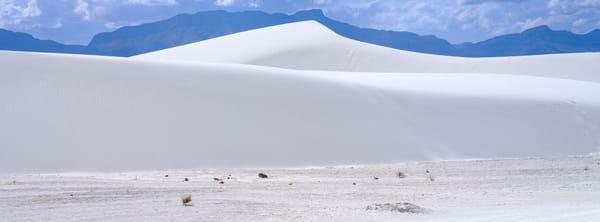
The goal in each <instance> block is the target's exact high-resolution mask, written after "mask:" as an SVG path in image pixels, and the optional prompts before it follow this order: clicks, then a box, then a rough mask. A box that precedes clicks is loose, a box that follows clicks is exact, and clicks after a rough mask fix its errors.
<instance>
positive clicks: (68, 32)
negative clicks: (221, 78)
mask: <svg viewBox="0 0 600 222" xmlns="http://www.w3.org/2000/svg"><path fill="white" fill-rule="evenodd" d="M306 9H322V10H323V11H324V13H325V15H326V16H328V17H330V18H332V19H335V20H338V21H342V22H346V23H350V24H353V25H356V26H360V27H369V28H377V29H385V30H396V31H410V32H414V33H417V34H421V35H436V36H438V37H440V38H443V39H446V40H448V41H450V42H451V43H462V42H477V41H482V40H485V39H488V38H491V37H494V36H498V35H502V34H508V33H515V32H521V31H523V30H525V29H528V28H532V27H536V26H540V25H548V26H549V27H550V28H552V29H555V30H568V31H572V32H575V33H579V34H584V33H587V32H590V31H592V30H594V29H600V0H0V28H3V29H8V30H12V31H19V32H26V33H29V34H32V35H33V36H35V37H36V38H40V39H52V40H56V41H58V42H62V43H68V44H87V43H88V42H89V41H90V40H91V38H92V37H93V36H94V35H95V34H97V33H100V32H107V31H113V30H115V29H117V28H119V27H122V26H126V25H138V24H142V23H147V22H153V21H158V20H163V19H167V18H170V17H172V16H175V15H177V14H180V13H195V12H198V11H206V10H227V11H246V10H261V11H265V12H269V13H286V14H292V13H294V12H296V11H300V10H306Z"/></svg>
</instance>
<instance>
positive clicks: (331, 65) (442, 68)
mask: <svg viewBox="0 0 600 222" xmlns="http://www.w3.org/2000/svg"><path fill="white" fill-rule="evenodd" d="M134 58H143V59H159V60H177V61H196V62H197V61H200V62H221V63H240V64H253V65H260V66H273V67H281V68H289V69H297V70H330V71H344V72H409V73H496V74H520V75H533V76H545V77H555V78H566V79H574V80H587V81H594V82H600V75H599V74H598V71H597V70H600V63H599V62H598V61H600V53H576V54H556V55H541V56H519V57H500V58H460V57H449V56H438V55H428V54H420V53H414V52H408V51H402V50H396V49H391V48H386V47H382V46H377V45H371V44H367V43H362V42H358V41H354V40H350V39H347V38H345V37H342V36H339V35H337V34H336V33H334V32H333V31H331V30H329V29H327V28H326V27H325V26H323V25H321V24H319V23H317V22H314V21H306V22H297V23H291V24H285V25H279V26H272V27H267V28H262V29H257V30H251V31H246V32H241V33H237V34H232V35H228V36H223V37H219V38H214V39H210V40H206V41H201V42H197V43H192V44H188V45H184V46H179V47H174V48H170V49H165V50H161V51H156V52H151V53H147V54H143V55H139V56H136V57H134Z"/></svg>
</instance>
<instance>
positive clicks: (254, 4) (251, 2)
mask: <svg viewBox="0 0 600 222" xmlns="http://www.w3.org/2000/svg"><path fill="white" fill-rule="evenodd" d="M262 5H263V2H262V0H248V4H247V6H248V7H250V8H259V7H261V6H262Z"/></svg>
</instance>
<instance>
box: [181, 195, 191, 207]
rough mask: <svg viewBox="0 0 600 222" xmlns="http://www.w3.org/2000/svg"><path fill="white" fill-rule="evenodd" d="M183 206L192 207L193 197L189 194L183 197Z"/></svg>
mask: <svg viewBox="0 0 600 222" xmlns="http://www.w3.org/2000/svg"><path fill="white" fill-rule="evenodd" d="M181 204H183V206H191V205H192V195H191V194H188V195H185V196H183V197H181Z"/></svg>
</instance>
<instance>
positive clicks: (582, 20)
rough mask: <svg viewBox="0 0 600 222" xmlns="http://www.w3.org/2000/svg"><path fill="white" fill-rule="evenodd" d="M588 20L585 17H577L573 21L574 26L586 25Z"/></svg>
mask: <svg viewBox="0 0 600 222" xmlns="http://www.w3.org/2000/svg"><path fill="white" fill-rule="evenodd" d="M586 22H587V20H585V19H577V20H575V21H574V22H573V24H572V26H582V25H585V23H586Z"/></svg>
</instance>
